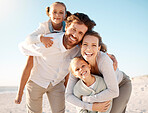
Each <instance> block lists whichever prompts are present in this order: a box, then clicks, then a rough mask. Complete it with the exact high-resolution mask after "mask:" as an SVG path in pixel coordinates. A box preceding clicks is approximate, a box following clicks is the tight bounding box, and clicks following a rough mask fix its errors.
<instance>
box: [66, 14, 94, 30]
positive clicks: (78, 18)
mask: <svg viewBox="0 0 148 113" xmlns="http://www.w3.org/2000/svg"><path fill="white" fill-rule="evenodd" d="M72 22H76V23H78V24H85V25H86V26H87V27H88V31H89V30H92V29H93V28H94V26H95V25H96V23H95V22H94V21H93V20H91V19H90V18H89V17H88V16H87V15H86V14H84V13H74V14H72V15H71V16H69V17H68V18H67V20H66V27H68V26H70V24H71V23H72Z"/></svg>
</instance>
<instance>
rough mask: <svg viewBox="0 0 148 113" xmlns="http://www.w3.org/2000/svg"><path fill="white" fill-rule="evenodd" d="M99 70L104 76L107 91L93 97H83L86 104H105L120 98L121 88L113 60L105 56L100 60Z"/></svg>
mask: <svg viewBox="0 0 148 113" xmlns="http://www.w3.org/2000/svg"><path fill="white" fill-rule="evenodd" d="M98 68H99V70H100V72H101V73H102V75H103V78H104V81H105V83H106V86H107V89H105V90H103V91H102V92H100V93H98V94H96V95H93V96H83V98H82V100H83V101H84V102H104V101H108V100H112V99H113V98H115V97H118V96H119V86H118V81H117V76H116V75H115V72H114V68H113V64H112V62H111V59H110V58H109V57H108V56H107V55H104V56H103V57H101V58H100V59H99V62H98Z"/></svg>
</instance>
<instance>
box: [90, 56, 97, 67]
mask: <svg viewBox="0 0 148 113" xmlns="http://www.w3.org/2000/svg"><path fill="white" fill-rule="evenodd" d="M88 63H89V64H90V65H91V67H94V66H96V63H97V62H96V57H95V58H94V59H93V60H89V61H88Z"/></svg>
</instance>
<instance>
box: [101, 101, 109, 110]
mask: <svg viewBox="0 0 148 113" xmlns="http://www.w3.org/2000/svg"><path fill="white" fill-rule="evenodd" d="M110 102H111V101H107V102H106V104H105V106H104V108H103V109H102V110H101V112H106V111H107V110H108V109H109V107H110V105H111V103H110Z"/></svg>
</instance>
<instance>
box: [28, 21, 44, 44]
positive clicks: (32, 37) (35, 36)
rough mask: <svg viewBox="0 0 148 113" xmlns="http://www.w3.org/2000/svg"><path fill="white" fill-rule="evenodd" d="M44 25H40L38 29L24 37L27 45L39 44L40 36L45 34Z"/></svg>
mask: <svg viewBox="0 0 148 113" xmlns="http://www.w3.org/2000/svg"><path fill="white" fill-rule="evenodd" d="M45 26H46V23H40V25H39V27H38V28H37V29H36V30H35V31H34V32H33V33H31V34H29V35H28V36H27V37H26V42H27V43H28V44H34V43H38V42H40V36H41V35H45V33H46V27H45Z"/></svg>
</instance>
